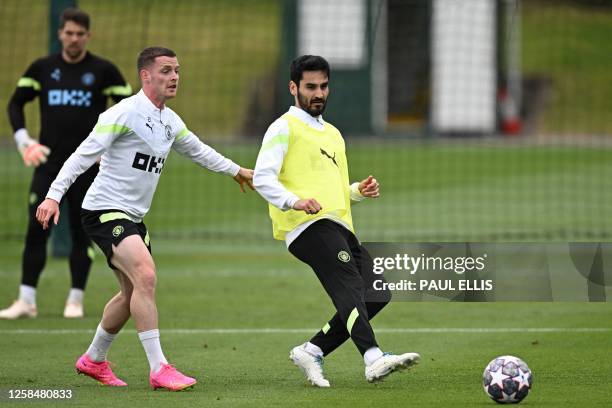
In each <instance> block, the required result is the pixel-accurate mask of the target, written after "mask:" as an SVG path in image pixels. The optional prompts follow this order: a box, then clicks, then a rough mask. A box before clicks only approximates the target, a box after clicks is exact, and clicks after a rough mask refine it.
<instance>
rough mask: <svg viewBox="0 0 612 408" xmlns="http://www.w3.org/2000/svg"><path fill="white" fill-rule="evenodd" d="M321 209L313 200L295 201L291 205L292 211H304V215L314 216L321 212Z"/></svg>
mask: <svg viewBox="0 0 612 408" xmlns="http://www.w3.org/2000/svg"><path fill="white" fill-rule="evenodd" d="M322 208H323V207H321V204H319V202H318V201H317V200H316V199H314V198H306V199H303V200H297V201H296V202H295V204H293V209H294V210H298V211H304V212H305V213H306V214H316V213H318V212H319V211H321V209H322Z"/></svg>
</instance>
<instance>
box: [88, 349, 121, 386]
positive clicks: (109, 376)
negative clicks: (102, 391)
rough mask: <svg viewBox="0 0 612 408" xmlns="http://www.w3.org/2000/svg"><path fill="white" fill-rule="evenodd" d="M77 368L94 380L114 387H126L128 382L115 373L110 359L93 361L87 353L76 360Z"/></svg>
mask: <svg viewBox="0 0 612 408" xmlns="http://www.w3.org/2000/svg"><path fill="white" fill-rule="evenodd" d="M76 370H77V373H79V374H85V375H87V376H89V377H91V378H93V379H94V380H97V381H99V382H100V384H102V385H110V386H112V387H126V386H127V384H126V383H125V382H124V381H121V380H120V379H119V378H117V376H116V375H115V374H114V373H113V370H111V368H110V364H109V363H108V361H102V362H96V361H92V360H91V359H90V358H89V356H88V355H87V353H85V354H83V355H82V356H81V357H80V358H79V359H78V360H77V362H76Z"/></svg>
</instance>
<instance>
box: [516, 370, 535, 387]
mask: <svg viewBox="0 0 612 408" xmlns="http://www.w3.org/2000/svg"><path fill="white" fill-rule="evenodd" d="M529 377H531V373H530V372H529V371H526V372H525V371H523V370H521V369H520V368H519V375H518V376H516V377H515V378H516V379H518V382H519V385H518V389H519V391H520V390H521V389H523V387H527V388H529Z"/></svg>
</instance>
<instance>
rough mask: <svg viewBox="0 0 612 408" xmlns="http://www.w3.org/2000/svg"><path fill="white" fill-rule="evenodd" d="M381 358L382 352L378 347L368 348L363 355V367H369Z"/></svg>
mask: <svg viewBox="0 0 612 408" xmlns="http://www.w3.org/2000/svg"><path fill="white" fill-rule="evenodd" d="M382 356H383V352H382V350H381V349H379V348H378V347H370V348H369V349H367V350H366V352H365V354H364V355H363V362H364V363H365V365H367V366H369V365H372V363H373V362H375V361H376V360H378V359H379V358H381V357H382Z"/></svg>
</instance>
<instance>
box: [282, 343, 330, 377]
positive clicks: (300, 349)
mask: <svg viewBox="0 0 612 408" xmlns="http://www.w3.org/2000/svg"><path fill="white" fill-rule="evenodd" d="M289 359H290V360H291V361H293V364H295V365H296V366H298V367H299V369H300V370H302V372H303V373H304V375H306V379H307V380H308V381H309V382H310V383H311V384H312V385H314V386H315V387H322V388H327V387H329V381H327V380H326V379H325V377H324V376H323V357H321V356H314V355H312V354H310V353H309V352H307V351H306V350H304V344H302V345H300V346H296V347H294V348H293V350H291V352H290V353H289Z"/></svg>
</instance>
